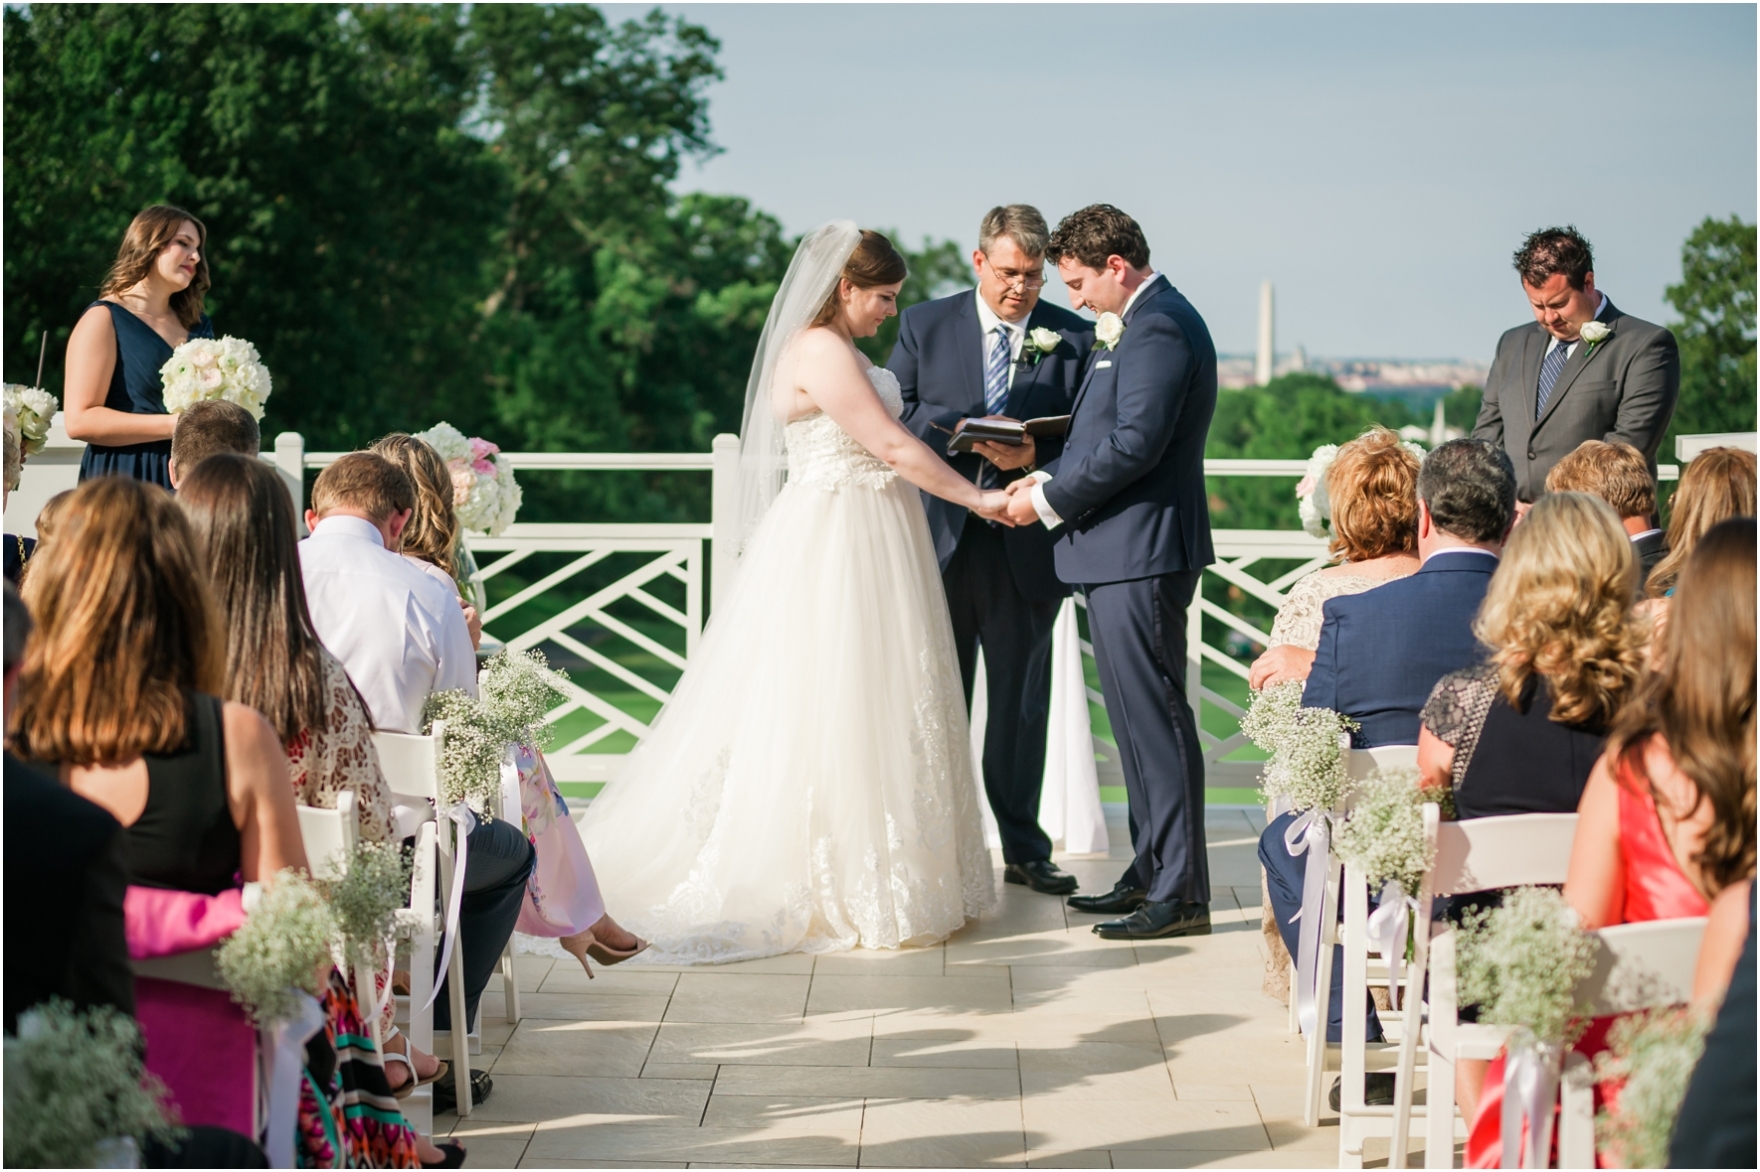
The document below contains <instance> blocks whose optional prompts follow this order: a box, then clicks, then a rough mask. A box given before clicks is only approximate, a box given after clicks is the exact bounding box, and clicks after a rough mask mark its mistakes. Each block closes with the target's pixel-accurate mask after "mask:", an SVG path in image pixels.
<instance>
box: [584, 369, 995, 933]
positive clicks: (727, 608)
mask: <svg viewBox="0 0 1760 1172" xmlns="http://www.w3.org/2000/svg"><path fill="white" fill-rule="evenodd" d="M868 377H869V380H870V381H871V382H872V383H873V384H874V390H875V392H876V393H877V394H878V395H879V396H880V398H881V400H882V401H883V402H884V403H885V404H886V406H887V408H888V410H890V411H891V412H892V414H893V416H894V417H895V418H896V417H897V416H898V415H899V414H900V412H901V411H902V408H903V404H902V400H901V398H900V396H899V390H898V381H897V379H895V378H894V377H893V376H892V374H891V372H889V371H886V370H884V369H881V368H878V367H874V368H871V369H870V370H869V372H868ZM783 439H784V442H785V445H786V450H787V468H788V477H787V481H786V484H785V485H784V487H783V488H782V490H781V492H780V494H779V495H777V496H776V497H775V500H774V502H773V503H772V504H770V505H769V507H768V509H767V511H766V512H765V513H764V515H763V519H762V521H761V522H760V523H759V524H758V526H757V528H756V529H755V530H754V531H753V533H752V536H751V538H750V539H749V540H748V542H747V543H746V547H745V552H744V554H743V556H742V557H741V560H740V568H739V574H738V577H737V578H736V579H735V580H734V583H733V586H732V588H731V591H730V593H729V594H728V596H727V597H726V598H724V599H723V600H722V602H721V604H720V605H719V606H718V607H717V608H716V611H715V613H714V614H713V615H712V616H711V619H710V622H709V625H708V628H707V629H706V630H705V631H704V632H703V637H702V640H701V641H700V642H699V643H698V645H697V650H696V653H695V654H694V656H693V657H692V659H691V662H690V666H689V667H688V668H687V669H686V671H685V673H684V677H683V678H682V679H681V680H680V681H679V684H678V687H677V688H676V689H675V690H674V691H673V694H672V699H671V701H670V702H669V703H668V704H667V705H666V707H665V708H664V709H663V710H662V712H661V713H660V716H659V717H658V718H657V719H656V721H655V723H654V725H653V727H652V728H651V730H650V731H649V733H648V735H647V736H646V737H645V738H644V739H643V741H642V743H641V744H640V745H638V746H637V748H636V749H635V751H634V752H633V753H631V754H630V757H629V760H628V762H627V763H626V764H625V766H624V768H623V770H622V772H621V773H620V775H619V777H618V779H617V780H616V781H615V782H613V783H611V784H610V785H608V786H607V787H606V788H605V789H604V790H603V791H602V792H601V793H600V795H599V796H598V798H597V799H596V800H595V801H594V802H593V804H592V805H591V807H589V809H588V810H587V813H586V816H585V818H584V820H583V822H582V824H581V833H582V836H583V838H584V839H585V841H586V846H587V851H588V853H589V854H590V855H591V856H592V859H593V866H594V869H595V871H596V872H597V874H598V876H599V879H600V886H601V888H602V890H603V892H604V895H605V900H606V905H607V906H608V907H610V908H612V909H614V911H615V913H616V915H617V918H618V922H619V923H621V924H623V925H624V926H626V927H627V928H629V929H630V930H631V931H633V932H635V933H637V934H639V935H641V936H644V937H646V938H648V939H650V940H652V941H653V942H654V947H653V948H652V949H651V950H650V951H649V952H648V953H645V954H643V957H642V958H641V959H643V960H649V961H653V962H662V963H672V964H678V963H692V962H720V961H732V960H744V959H749V958H753V957H761V956H773V955H776V954H778V953H784V952H833V951H840V950H844V949H850V948H855V947H857V946H858V945H859V946H861V947H864V948H897V947H900V946H905V945H914V944H928V943H933V942H935V941H937V940H940V939H942V938H944V937H946V936H947V935H948V934H949V933H951V932H953V931H955V930H956V929H958V928H959V927H960V926H961V925H963V924H964V923H965V920H966V918H967V917H968V916H973V915H976V914H978V913H980V912H983V911H985V910H987V909H988V908H990V907H991V906H992V904H993V902H994V899H995V890H994V887H993V885H992V876H991V862H990V853H989V851H988V850H987V849H986V848H985V846H984V839H983V830H982V824H981V821H980V815H979V806H978V802H979V800H980V799H979V795H978V789H977V783H976V782H975V780H974V779H973V776H972V765H971V750H970V747H969V739H968V733H967V728H966V713H965V701H964V694H963V692H962V689H961V685H960V676H959V668H958V666H957V663H956V661H955V659H954V653H953V635H952V630H951V627H950V626H949V622H948V617H947V602H946V598H945V596H944V594H943V593H942V586H941V573H940V570H939V567H938V566H937V563H936V560H935V553H934V549H933V548H932V546H931V545H930V541H929V531H928V524H927V522H926V521H925V519H924V515H923V506H922V504H921V502H920V501H919V499H918V496H917V490H916V489H915V488H912V487H911V486H910V485H909V484H907V483H906V482H904V481H902V480H900V479H899V478H898V477H897V475H896V474H895V473H894V472H893V471H892V470H891V469H890V468H889V467H887V465H886V464H884V463H883V462H882V461H880V460H878V459H876V458H875V457H874V456H872V455H871V454H869V453H868V451H867V450H866V449H864V448H863V447H862V446H861V445H860V444H858V443H857V442H856V441H855V440H854V439H852V438H851V437H850V436H849V435H848V434H847V433H846V432H844V431H843V429H842V428H840V427H839V426H838V425H837V424H836V423H835V422H833V421H832V419H831V418H830V417H828V416H826V415H824V414H822V413H815V414H813V415H810V416H808V417H806V418H804V419H800V420H797V421H795V422H793V423H789V424H787V425H786V427H785V428H784V429H783Z"/></svg>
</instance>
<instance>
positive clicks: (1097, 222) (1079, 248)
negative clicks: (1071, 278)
mask: <svg viewBox="0 0 1760 1172" xmlns="http://www.w3.org/2000/svg"><path fill="white" fill-rule="evenodd" d="M1109 256H1118V257H1123V258H1124V262H1125V263H1126V264H1128V265H1130V266H1131V267H1132V268H1133V269H1142V268H1147V267H1149V241H1148V240H1147V239H1146V238H1145V237H1144V236H1143V229H1142V228H1141V227H1139V226H1138V225H1137V222H1136V221H1135V220H1133V219H1131V218H1130V217H1129V216H1127V215H1125V214H1124V213H1123V212H1121V211H1119V210H1118V209H1117V208H1115V207H1113V206H1112V205H1111V204H1109V203H1096V204H1089V205H1088V206H1087V207H1085V208H1083V209H1082V210H1080V211H1077V212H1071V213H1070V214H1069V215H1067V216H1065V217H1064V218H1063V219H1062V220H1060V221H1058V224H1057V231H1055V232H1053V233H1052V234H1051V239H1050V241H1049V242H1048V243H1047V244H1046V246H1045V258H1046V259H1047V260H1049V261H1050V262H1051V263H1052V264H1056V263H1057V262H1058V261H1060V260H1062V259H1063V258H1064V257H1068V258H1069V259H1071V260H1073V261H1075V262H1076V263H1077V264H1079V265H1082V266H1084V267H1086V268H1090V269H1093V270H1094V271H1095V272H1099V271H1100V270H1101V269H1103V268H1105V267H1106V258H1107V257H1109Z"/></svg>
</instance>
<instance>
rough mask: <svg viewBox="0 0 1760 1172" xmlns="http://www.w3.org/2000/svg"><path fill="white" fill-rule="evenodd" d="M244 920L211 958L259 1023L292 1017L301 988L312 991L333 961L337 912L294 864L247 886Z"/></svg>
mask: <svg viewBox="0 0 1760 1172" xmlns="http://www.w3.org/2000/svg"><path fill="white" fill-rule="evenodd" d="M245 911H246V913H247V914H246V916H245V921H244V923H243V924H242V925H241V926H240V927H239V929H238V930H237V931H236V932H234V933H233V934H232V935H230V936H228V937H227V938H226V940H225V942H224V943H222V944H221V945H220V950H219V953H218V954H217V955H216V957H215V962H216V964H217V965H218V967H219V969H220V979H221V980H223V981H225V982H226V987H227V988H228V989H230V990H231V991H232V999H233V1000H234V1001H236V1002H238V1004H239V1005H241V1006H243V1007H244V1011H245V1013H246V1014H248V1015H249V1017H250V1019H251V1021H252V1022H254V1023H255V1024H257V1025H259V1026H264V1025H268V1024H271V1023H273V1022H276V1021H281V1020H283V1019H286V1018H290V1017H293V1016H294V1015H295V1014H296V1013H297V1012H298V1011H299V1004H300V1002H299V995H300V993H302V992H304V993H309V994H312V995H313V996H316V995H317V994H318V993H320V992H321V991H322V990H323V988H324V983H325V980H326V979H327V976H328V973H329V969H330V967H331V965H332V964H333V963H334V961H333V956H332V950H331V946H332V941H333V940H334V939H335V938H336V936H337V926H336V917H335V915H334V913H333V912H332V911H331V908H330V904H329V903H328V902H327V901H326V900H325V899H324V896H323V893H322V892H320V891H319V890H318V887H317V885H316V884H314V883H313V882H312V881H311V880H310V879H308V878H307V877H306V876H305V875H304V874H303V873H301V872H299V871H295V870H293V869H292V868H289V869H287V870H284V871H281V872H279V873H277V874H276V875H275V876H274V877H273V878H271V879H270V880H269V881H268V882H267V883H265V884H263V885H262V886H261V887H259V888H257V890H256V893H255V897H254V901H253V895H252V890H251V888H250V887H249V886H247V887H246V889H245Z"/></svg>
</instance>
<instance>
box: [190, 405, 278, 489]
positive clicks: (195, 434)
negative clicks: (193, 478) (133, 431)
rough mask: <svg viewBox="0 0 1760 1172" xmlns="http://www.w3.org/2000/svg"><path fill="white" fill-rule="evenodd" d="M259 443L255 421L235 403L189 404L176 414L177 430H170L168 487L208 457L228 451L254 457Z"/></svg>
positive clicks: (259, 445)
mask: <svg viewBox="0 0 1760 1172" xmlns="http://www.w3.org/2000/svg"><path fill="white" fill-rule="evenodd" d="M262 442H263V440H262V435H261V433H260V432H259V431H258V430H257V421H256V420H255V419H254V418H252V416H251V413H250V412H249V411H246V410H245V409H244V408H243V407H240V406H239V405H238V404H237V403H228V402H226V401H225V400H224V399H203V400H202V401H201V402H199V403H191V404H190V405H189V406H188V407H186V408H184V409H183V412H182V414H180V415H178V417H177V430H176V431H174V432H172V433H171V487H172V489H173V490H175V489H177V487H178V485H179V484H180V483H181V482H182V481H183V480H185V479H187V478H188V477H189V474H190V473H191V472H194V471H195V468H196V465H197V464H200V463H201V462H202V461H203V460H206V459H207V458H208V457H209V456H217V455H219V454H220V453H221V452H231V453H233V454H235V455H239V456H249V457H251V458H252V459H253V460H254V459H256V457H257V452H258V451H259V450H260V448H261V446H262Z"/></svg>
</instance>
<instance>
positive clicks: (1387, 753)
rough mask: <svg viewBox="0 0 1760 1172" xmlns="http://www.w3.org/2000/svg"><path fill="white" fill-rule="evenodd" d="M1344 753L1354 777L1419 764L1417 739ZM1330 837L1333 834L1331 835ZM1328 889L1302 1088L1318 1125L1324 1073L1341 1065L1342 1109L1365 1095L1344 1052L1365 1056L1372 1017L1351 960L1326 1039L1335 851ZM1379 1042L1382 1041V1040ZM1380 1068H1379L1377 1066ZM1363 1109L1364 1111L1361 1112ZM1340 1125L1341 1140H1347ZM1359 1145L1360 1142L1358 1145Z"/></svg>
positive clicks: (1334, 930) (1335, 941) (1307, 1114)
mask: <svg viewBox="0 0 1760 1172" xmlns="http://www.w3.org/2000/svg"><path fill="white" fill-rule="evenodd" d="M1342 751H1343V753H1344V765H1345V774H1346V776H1347V777H1349V778H1350V779H1351V780H1352V781H1362V780H1363V779H1365V778H1367V777H1368V776H1369V775H1370V774H1372V773H1374V772H1375V771H1376V770H1377V769H1382V768H1389V769H1392V768H1401V767H1412V766H1416V765H1417V761H1418V747H1417V746H1416V745H1383V746H1381V747H1379V748H1374V749H1350V748H1346V749H1344V750H1342ZM1348 812H1349V803H1348V801H1347V802H1345V803H1342V804H1340V806H1339V807H1338V808H1337V809H1336V810H1335V811H1334V815H1335V817H1343V816H1344V815H1345V814H1347V813H1348ZM1328 841H1330V839H1329V840H1328ZM1325 866H1326V894H1325V897H1324V898H1323V900H1322V901H1321V907H1320V926H1319V932H1320V951H1319V955H1318V957H1317V959H1316V961H1315V965H1314V1022H1315V1025H1314V1032H1313V1033H1312V1034H1310V1035H1309V1036H1308V1038H1307V1059H1308V1072H1307V1075H1308V1076H1307V1084H1306V1086H1305V1088H1304V1091H1303V1099H1302V1108H1303V1121H1304V1123H1305V1124H1306V1126H1308V1127H1318V1126H1319V1125H1320V1105H1321V1103H1322V1102H1324V1101H1325V1094H1326V1075H1327V1074H1328V1073H1330V1072H1332V1071H1339V1072H1340V1075H1341V1077H1342V1078H1343V1083H1342V1084H1341V1085H1340V1088H1339V1100H1340V1101H1339V1106H1340V1108H1341V1112H1342V1111H1343V1110H1344V1109H1348V1108H1349V1107H1351V1105H1352V1103H1353V1101H1354V1102H1356V1103H1359V1104H1360V1103H1361V1100H1362V1098H1363V1079H1362V1076H1361V1074H1360V1073H1359V1074H1358V1076H1357V1077H1356V1079H1355V1084H1356V1089H1355V1099H1354V1100H1353V1099H1352V1098H1351V1097H1350V1096H1351V1095H1352V1089H1351V1084H1352V1078H1351V1076H1350V1074H1349V1073H1348V1069H1347V1068H1346V1066H1345V1059H1344V1056H1345V1054H1346V1053H1347V1052H1353V1053H1355V1055H1356V1057H1355V1058H1353V1059H1351V1061H1352V1063H1353V1065H1354V1064H1355V1063H1357V1062H1359V1061H1361V1060H1362V1054H1363V1052H1364V1048H1365V1047H1366V1045H1367V1043H1366V1042H1365V1041H1364V1040H1363V1039H1364V1035H1365V1034H1366V1033H1367V1025H1368V1019H1367V1016H1366V1014H1365V1012H1364V1009H1363V998H1364V997H1366V996H1368V993H1367V989H1368V987H1369V973H1368V970H1367V968H1366V967H1364V968H1363V969H1362V971H1361V972H1360V973H1359V974H1358V982H1357V983H1356V984H1353V983H1352V970H1351V968H1350V966H1349V964H1348V963H1347V966H1346V971H1345V984H1344V991H1343V993H1344V998H1345V1002H1344V1021H1343V1023H1342V1026H1343V1029H1342V1031H1341V1034H1340V1037H1341V1039H1342V1040H1341V1042H1340V1043H1339V1044H1338V1045H1333V1044H1330V1043H1328V1042H1327V1041H1326V1023H1327V1021H1328V1019H1329V1017H1330V1015H1331V1012H1332V950H1333V949H1334V948H1336V947H1337V946H1338V945H1339V943H1340V940H1339V934H1338V927H1339V924H1338V908H1339V898H1340V892H1341V891H1342V890H1343V888H1342V886H1341V879H1342V875H1341V866H1340V863H1339V860H1338V856H1337V855H1331V856H1330V857H1329V858H1327V859H1326V861H1325ZM1292 961H1293V962H1294V963H1295V964H1296V965H1297V966H1298V971H1297V972H1296V973H1293V974H1292V976H1291V981H1290V1004H1291V1005H1294V1004H1295V1001H1296V997H1297V996H1298V993H1297V989H1296V982H1297V980H1298V979H1299V964H1300V961H1299V958H1292ZM1380 983H1381V984H1384V985H1385V984H1386V983H1387V976H1386V971H1385V968H1383V969H1382V971H1381V974H1380ZM1353 1005H1355V1007H1356V1008H1355V1019H1354V1020H1355V1030H1356V1032H1355V1035H1354V1039H1353V1035H1352V1033H1351V1030H1352V1022H1353V1018H1352V1008H1351V1007H1352V1006H1353ZM1378 1045H1379V1044H1378ZM1376 1069H1380V1067H1379V1066H1377V1067H1376ZM1358 1113H1359V1114H1361V1112H1360V1111H1359V1112H1358ZM1341 1126H1342V1114H1341ZM1342 1136H1343V1133H1342V1131H1341V1139H1340V1142H1341V1143H1342V1142H1343V1138H1342ZM1359 1150H1360V1145H1359Z"/></svg>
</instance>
